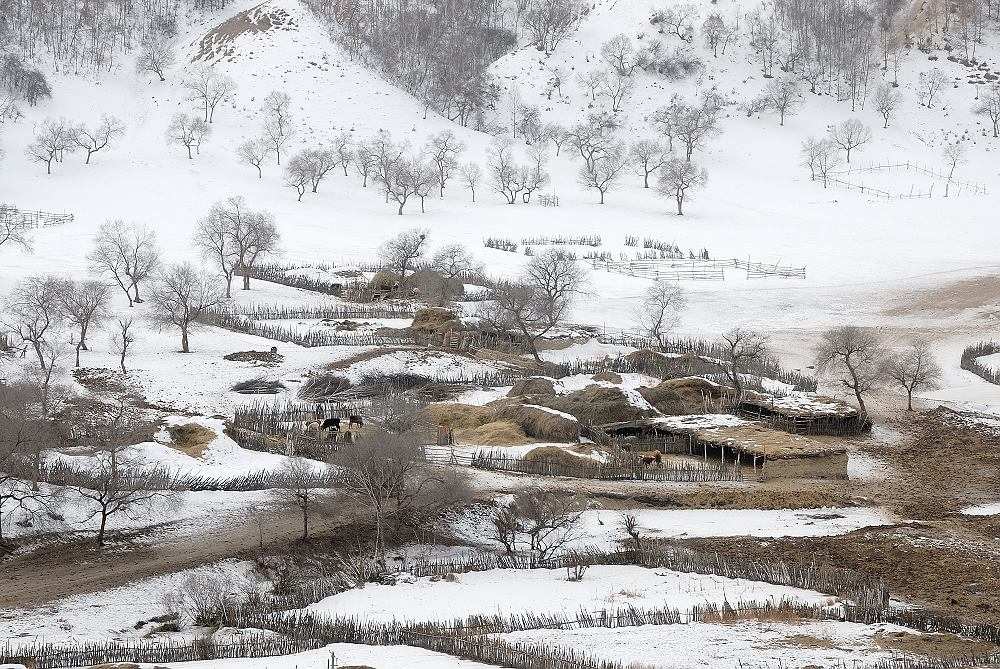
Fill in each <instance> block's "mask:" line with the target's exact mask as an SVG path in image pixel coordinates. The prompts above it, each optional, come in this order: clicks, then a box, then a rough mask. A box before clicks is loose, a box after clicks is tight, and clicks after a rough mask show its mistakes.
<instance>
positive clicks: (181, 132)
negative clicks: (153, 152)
mask: <svg viewBox="0 0 1000 669" xmlns="http://www.w3.org/2000/svg"><path fill="white" fill-rule="evenodd" d="M211 133H212V128H211V127H210V126H209V125H208V124H207V123H205V121H203V120H201V119H200V118H198V117H196V116H191V115H190V114H185V113H183V112H180V113H177V114H174V116H173V118H171V119H170V125H169V126H167V141H168V142H174V143H175V144H180V145H181V146H183V147H184V148H185V149H187V154H188V160H192V159H194V155H192V153H191V149H192V148H193V149H194V150H195V151H196V152H197V153H201V145H202V144H203V143H204V142H205V141H206V140H207V139H208V136H209V135H210V134H211Z"/></svg>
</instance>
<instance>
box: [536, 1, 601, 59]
mask: <svg viewBox="0 0 1000 669" xmlns="http://www.w3.org/2000/svg"><path fill="white" fill-rule="evenodd" d="M587 11H588V6H587V5H586V4H584V3H583V2H581V1H580V0H530V2H529V3H527V6H526V10H525V12H524V14H523V16H522V19H523V21H524V26H525V28H527V29H528V34H529V35H530V36H531V39H532V41H533V43H534V45H535V47H536V48H537V49H538V50H539V51H542V52H544V53H545V55H549V54H550V53H552V52H553V51H554V50H555V49H556V47H558V46H559V44H560V43H561V42H562V41H563V40H564V39H566V37H567V36H569V34H570V33H571V32H572V31H573V27H574V26H575V25H576V23H577V21H578V20H579V19H580V18H581V17H583V16H585V15H586V14H587Z"/></svg>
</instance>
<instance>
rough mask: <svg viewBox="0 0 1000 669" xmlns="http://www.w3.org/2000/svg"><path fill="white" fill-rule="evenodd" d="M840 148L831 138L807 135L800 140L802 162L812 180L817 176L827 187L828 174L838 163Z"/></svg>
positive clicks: (824, 186)
mask: <svg viewBox="0 0 1000 669" xmlns="http://www.w3.org/2000/svg"><path fill="white" fill-rule="evenodd" d="M840 160H841V158H840V150H839V147H838V146H837V144H836V143H835V142H834V141H833V140H832V139H816V138H815V137H808V138H806V139H805V141H803V142H802V164H803V165H805V166H807V167H808V168H809V178H810V180H812V181H815V180H816V177H817V176H818V177H819V178H820V179H821V180H822V181H823V188H826V187H827V183H828V181H829V178H830V174H831V173H832V172H833V170H834V169H836V168H837V166H838V165H840Z"/></svg>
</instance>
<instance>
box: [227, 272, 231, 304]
mask: <svg viewBox="0 0 1000 669" xmlns="http://www.w3.org/2000/svg"><path fill="white" fill-rule="evenodd" d="M232 296H233V275H232V274H227V275H226V299H227V300H228V299H229V298H231V297H232Z"/></svg>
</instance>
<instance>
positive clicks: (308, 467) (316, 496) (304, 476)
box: [282, 458, 331, 541]
mask: <svg viewBox="0 0 1000 669" xmlns="http://www.w3.org/2000/svg"><path fill="white" fill-rule="evenodd" d="M328 487H329V486H328V485H327V481H326V477H325V476H324V475H323V473H322V472H321V471H317V468H316V466H315V465H313V464H311V463H310V462H309V461H308V460H305V459H303V458H291V459H289V460H288V462H287V463H286V464H285V466H284V468H283V470H282V488H283V490H284V491H285V492H286V493H287V495H288V497H289V500H290V501H291V503H292V504H293V505H294V506H295V508H296V509H297V510H298V511H299V513H301V514H302V541H308V540H309V519H310V517H312V516H314V515H315V514H317V513H321V514H322V513H329V512H330V510H331V509H330V508H329V504H328V501H329V500H327V499H326V497H325V496H324V495H323V494H322V492H321V491H322V490H323V489H324V488H328Z"/></svg>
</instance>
